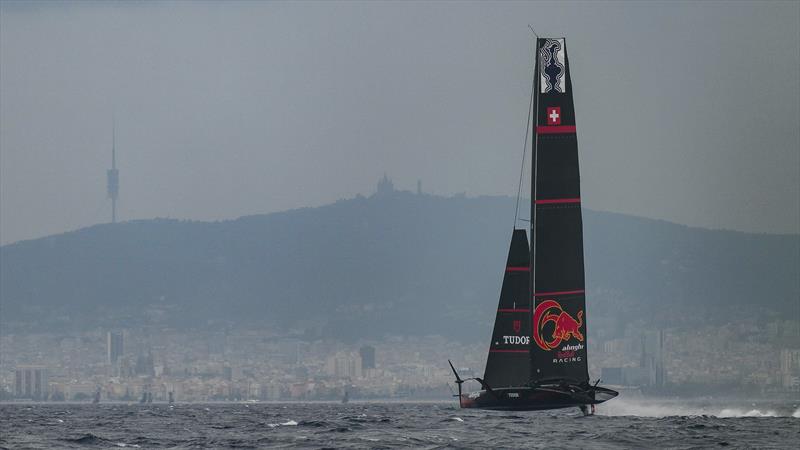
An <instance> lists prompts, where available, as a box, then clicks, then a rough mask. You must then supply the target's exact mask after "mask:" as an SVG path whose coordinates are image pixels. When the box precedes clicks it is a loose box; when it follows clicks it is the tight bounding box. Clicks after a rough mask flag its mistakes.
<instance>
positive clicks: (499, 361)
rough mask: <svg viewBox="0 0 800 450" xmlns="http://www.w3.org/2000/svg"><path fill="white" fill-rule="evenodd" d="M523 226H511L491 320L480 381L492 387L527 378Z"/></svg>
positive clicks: (525, 239)
mask: <svg viewBox="0 0 800 450" xmlns="http://www.w3.org/2000/svg"><path fill="white" fill-rule="evenodd" d="M528 252H529V247H528V236H527V234H526V232H525V230H514V233H513V234H512V236H511V247H510V248H509V250H508V259H507V261H506V268H505V275H504V276H503V287H502V288H501V289H500V302H499V304H498V305H497V316H496V318H495V321H494V332H493V333H492V342H491V344H490V346H489V357H488V359H487V360H486V371H485V373H484V375H483V379H484V381H486V383H488V384H489V386H491V387H492V388H502V387H510V386H525V385H526V384H527V383H528V381H529V372H528V371H529V369H530V362H529V355H530V336H531V333H530V330H531V328H530V268H529V266H530V258H529V253H528Z"/></svg>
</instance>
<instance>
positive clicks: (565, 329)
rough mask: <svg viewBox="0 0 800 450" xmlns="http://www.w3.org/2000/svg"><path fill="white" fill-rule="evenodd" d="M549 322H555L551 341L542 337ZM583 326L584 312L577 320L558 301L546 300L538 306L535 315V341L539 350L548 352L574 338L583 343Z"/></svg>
mask: <svg viewBox="0 0 800 450" xmlns="http://www.w3.org/2000/svg"><path fill="white" fill-rule="evenodd" d="M549 322H553V333H552V335H551V336H550V337H551V340H549V341H547V340H545V339H544V337H542V329H543V328H544V327H545V325H547V324H548V323H549ZM581 326H583V311H579V312H578V320H575V318H573V317H572V316H571V315H570V314H569V313H568V312H566V311H564V309H563V308H562V307H561V305H560V304H559V303H558V302H557V301H555V300H545V301H543V302H541V303H539V305H537V306H536V310H535V311H534V313H533V340H534V342H536V345H538V346H539V348H541V349H542V350H547V351H550V350H553V349H554V348H556V347H558V346H559V345H560V344H561V342H562V341H568V340H570V339H572V338H573V337H574V338H575V339H577V340H579V341H581V342H583V334H582V333H581Z"/></svg>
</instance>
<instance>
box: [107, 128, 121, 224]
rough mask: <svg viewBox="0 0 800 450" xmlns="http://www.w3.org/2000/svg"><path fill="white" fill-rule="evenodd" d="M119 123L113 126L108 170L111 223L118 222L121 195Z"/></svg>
mask: <svg viewBox="0 0 800 450" xmlns="http://www.w3.org/2000/svg"><path fill="white" fill-rule="evenodd" d="M116 147H117V123H116V120H112V126H111V168H110V169H108V170H107V171H106V176H107V178H108V183H107V190H108V198H110V199H111V223H117V197H119V170H117V148H116Z"/></svg>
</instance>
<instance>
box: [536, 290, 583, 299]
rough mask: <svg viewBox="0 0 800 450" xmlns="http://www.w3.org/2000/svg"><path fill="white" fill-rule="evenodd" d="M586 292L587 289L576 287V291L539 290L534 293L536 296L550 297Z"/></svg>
mask: <svg viewBox="0 0 800 450" xmlns="http://www.w3.org/2000/svg"><path fill="white" fill-rule="evenodd" d="M585 292H586V290H585V289H576V290H574V291H553V292H537V293H536V294H534V295H535V296H536V297H548V296H556V295H571V294H583V293H585Z"/></svg>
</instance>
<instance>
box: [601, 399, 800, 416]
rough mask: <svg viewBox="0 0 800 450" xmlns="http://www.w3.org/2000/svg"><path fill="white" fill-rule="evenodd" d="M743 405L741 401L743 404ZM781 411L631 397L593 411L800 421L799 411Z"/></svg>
mask: <svg viewBox="0 0 800 450" xmlns="http://www.w3.org/2000/svg"><path fill="white" fill-rule="evenodd" d="M743 403H744V402H743ZM790 411H791V409H789V410H784V411H781V408H773V407H756V406H748V407H739V406H729V405H724V406H722V405H720V404H719V403H718V404H716V405H715V404H709V403H708V402H692V401H688V400H680V401H676V400H665V399H648V398H635V399H625V398H617V399H615V400H614V401H610V402H608V403H604V404H602V405H600V406H599V407H598V409H597V414H600V415H606V416H639V417H668V416H714V417H720V418H728V417H795V418H800V408H796V409H795V410H794V412H790Z"/></svg>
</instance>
